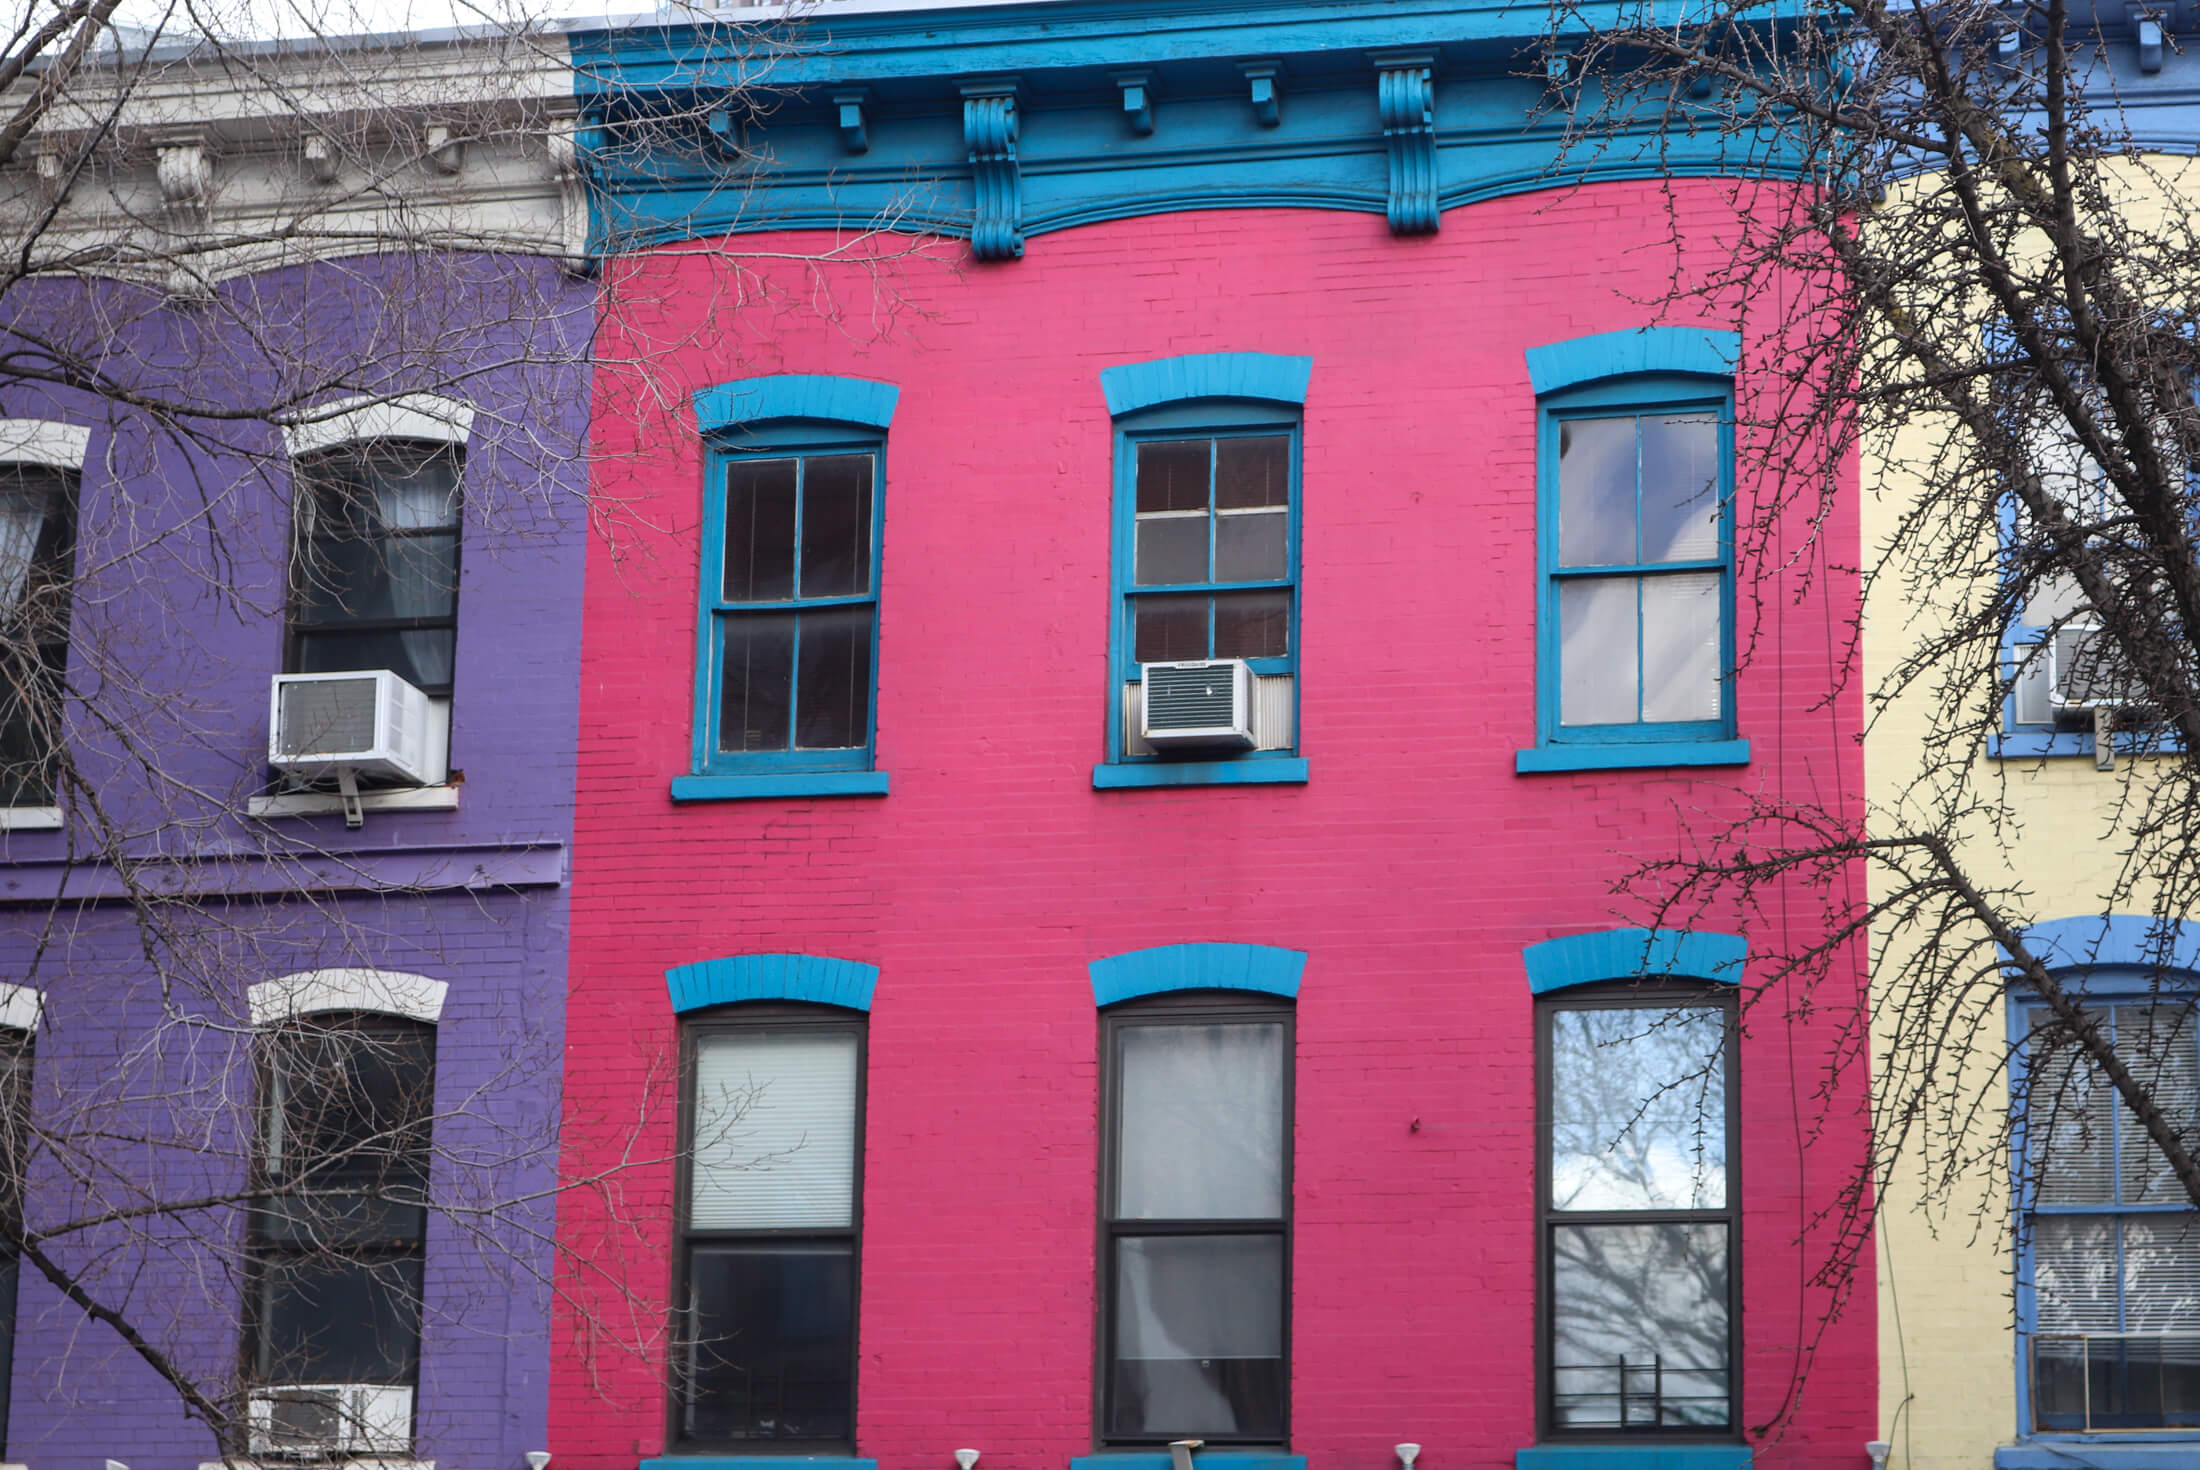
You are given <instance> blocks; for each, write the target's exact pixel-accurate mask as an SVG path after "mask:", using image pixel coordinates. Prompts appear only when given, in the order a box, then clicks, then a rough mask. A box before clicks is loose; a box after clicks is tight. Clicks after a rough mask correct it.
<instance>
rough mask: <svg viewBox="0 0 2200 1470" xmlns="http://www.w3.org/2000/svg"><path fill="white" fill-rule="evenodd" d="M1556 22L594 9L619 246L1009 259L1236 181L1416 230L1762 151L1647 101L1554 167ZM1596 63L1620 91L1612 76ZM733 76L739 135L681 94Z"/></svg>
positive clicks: (606, 224) (1303, 2)
mask: <svg viewBox="0 0 2200 1470" xmlns="http://www.w3.org/2000/svg"><path fill="white" fill-rule="evenodd" d="M1656 8H1657V9H1658V10H1659V11H1660V12H1661V13H1662V12H1664V11H1666V10H1668V9H1670V11H1671V15H1670V16H1668V17H1667V18H1668V19H1675V20H1677V19H1678V18H1679V17H1680V16H1681V15H1682V14H1683V8H1682V7H1681V6H1679V5H1677V4H1674V5H1660V6H1658V7H1656ZM1589 11H1590V12H1594V14H1595V15H1597V16H1603V17H1604V18H1605V19H1606V20H1607V21H1612V20H1616V19H1617V18H1618V17H1619V16H1620V15H1621V14H1622V13H1625V14H1626V15H1627V16H1628V17H1629V18H1630V19H1631V20H1637V21H1639V20H1640V19H1641V11H1642V7H1641V6H1639V5H1634V4H1632V3H1625V4H1623V3H1622V0H1592V3H1591V4H1590V6H1589ZM1567 24H1568V25H1572V24H1573V21H1572V19H1571V18H1569V20H1568V22H1567ZM1548 25H1549V14H1548V12H1547V10H1545V9H1544V8H1542V7H1535V6H1526V5H1523V4H1520V3H1518V0H1505V3H1479V4H1477V3H1471V0H1470V3H1465V4H1460V3H1453V0H1288V3H1287V0H1213V3H1193V0H1150V3H1147V0H1140V3H1126V0H1108V3H1097V0H1062V3H1058V4H1048V5H1018V6H981V7H971V8H967V9H960V8H959V9H954V10H938V9H927V8H918V9H910V10H900V11H885V12H867V13H862V14H838V13H830V12H827V13H824V14H821V15H819V16H817V17H815V18H814V19H813V20H811V21H809V22H808V23H806V25H805V26H804V27H803V28H802V29H801V30H800V31H799V32H798V33H795V34H792V35H790V36H789V37H788V38H787V39H786V42H785V54H772V55H770V56H768V57H766V56H760V55H759V54H758V44H759V43H757V42H756V41H755V40H754V39H753V37H748V36H745V35H740V34H735V33H732V32H728V31H725V30H713V29H712V28H710V27H708V26H700V27H698V26H671V27H665V26H634V27H627V28H621V29H607V30H596V31H582V32H577V33H575V35H574V37H573V47H574V55H575V64H576V77H577V80H576V87H577V89H578V91H579V93H580V100H581V104H582V108H583V111H584V114H585V116H584V122H583V126H582V129H581V142H582V148H583V151H584V152H585V153H586V155H587V159H588V163H589V169H588V173H589V176H590V179H591V183H592V186H593V197H594V200H595V205H596V212H595V218H594V228H595V248H596V249H597V250H598V251H599V252H603V251H607V250H614V251H615V250H624V249H632V248H639V247H642V246H647V245H651V244H659V243H666V242H672V241H678V240H685V239H693V238H700V237H709V236H715V235H720V234H724V233H728V232H741V231H754V230H764V229H798V228H825V229H840V228H853V227H866V226H871V225H874V224H879V223H884V224H886V225H888V226H889V227H891V228H894V229H898V230H905V231H912V232H933V233H940V234H947V235H962V236H967V237H969V238H970V240H971V242H972V246H973V250H974V253H975V254H976V255H977V256H978V257H979V258H980V259H985V260H1012V259H1014V258H1016V257H1017V256H1018V255H1020V254H1021V253H1022V251H1023V249H1024V247H1025V242H1026V241H1028V240H1030V239H1032V238H1034V237H1037V236H1041V235H1045V234H1047V233H1049V232H1052V231H1056V230H1063V229H1070V228H1074V227H1076V226H1079V225H1086V224H1093V223H1098V222H1100V221H1104V220H1113V219H1127V218H1134V217H1139V216H1146V215H1154V214H1165V213H1172V212H1176V211H1183V210H1198V209H1225V208H1307V209H1335V210H1351V211H1364V212H1367V213H1373V214H1380V215H1384V216H1385V217H1386V218H1387V219H1388V220H1389V222H1390V225H1391V228H1392V230H1393V231H1395V232H1396V233H1399V234H1402V235H1403V234H1415V233H1422V232H1426V231H1430V230H1434V229H1436V228H1438V227H1439V225H1440V224H1441V222H1442V217H1443V214H1444V212H1445V211H1446V210H1449V209H1456V208H1459V207H1461V206H1463V205H1466V204H1470V203H1473V202H1475V201H1478V200H1482V199H1488V198H1494V197H1498V196H1501V195H1505V194H1513V193H1521V192H1526V191H1530V190H1537V189H1548V188H1554V187H1562V186H1566V185H1569V184H1574V183H1579V182H1583V181H1591V180H1605V179H1641V178H1657V177H1664V176H1668V175H1677V176H1709V175H1718V174H1723V173H1733V172H1737V171H1746V172H1749V173H1752V174H1761V173H1763V172H1765V171H1766V169H1765V164H1764V162H1763V158H1764V157H1765V156H1767V149H1768V148H1770V147H1771V146H1772V143H1771V140H1769V139H1767V138H1764V137H1757V136H1749V137H1736V138H1729V137H1726V136H1724V135H1723V134H1722V132H1721V130H1720V129H1718V128H1712V127H1705V128H1698V129H1677V128H1676V129H1671V130H1666V129H1664V128H1663V127H1662V126H1661V125H1662V123H1663V121H1664V119H1663V118H1662V116H1659V117H1653V116H1649V115H1647V113H1646V115H1645V118H1644V121H1643V125H1642V126H1641V127H1640V128H1639V129H1637V130H1635V131H1634V132H1631V133H1630V132H1623V133H1620V134H1618V135H1616V136H1613V137H1610V138H1608V139H1605V140H1603V141H1601V142H1600V143H1599V144H1598V145H1597V146H1596V147H1594V148H1583V149H1581V150H1579V151H1578V152H1577V153H1576V154H1575V155H1574V156H1573V157H1571V158H1570V159H1568V160H1567V161H1566V166H1565V167H1564V168H1563V169H1560V168H1558V167H1557V164H1558V161H1559V148H1560V142H1561V138H1562V135H1563V133H1564V130H1565V126H1566V122H1567V119H1566V117H1565V116H1564V115H1563V112H1562V111H1557V112H1554V111H1551V110H1549V109H1548V108H1547V106H1546V104H1547V102H1548V96H1547V93H1546V90H1545V88H1544V86H1543V84H1542V82H1541V81H1539V80H1537V79H1536V78H1534V77H1531V76H1528V75H1524V73H1525V72H1526V71H1528V70H1531V69H1532V66H1531V63H1532V62H1533V60H1534V58H1535V56H1536V55H1537V54H1538V53H1539V51H1540V49H1541V48H1542V47H1543V45H1544V44H1545V42H1546V41H1547V39H1548V29H1547V28H1548ZM1574 85H1575V87H1577V88H1578V89H1580V90H1581V91H1582V92H1583V94H1584V95H1583V96H1582V97H1581V99H1580V101H1579V104H1578V105H1579V106H1581V107H1582V108H1584V109H1595V108H1598V107H1600V106H1601V104H1602V99H1601V96H1600V94H1599V93H1598V91H1597V88H1598V87H1599V86H1600V85H1601V83H1600V82H1599V80H1598V79H1596V78H1588V79H1582V80H1578V81H1577V82H1576V83H1574ZM737 87H748V88H752V89H755V90H754V93H753V95H755V96H756V97H757V98H758V106H757V108H756V110H755V112H754V115H752V116H750V117H748V118H747V119H746V120H745V124H744V128H743V131H742V133H741V142H742V144H743V145H744V146H743V147H741V148H739V149H734V150H731V151H728V150H726V149H724V148H723V147H721V146H719V145H718V144H717V143H716V142H714V139H713V137H711V136H705V131H706V130H705V129H704V128H703V127H702V126H701V125H700V124H693V125H690V124H686V123H680V122H673V123H667V122H665V121H664V119H666V118H668V117H671V118H676V119H677V118H692V117H699V116H702V115H705V114H709V113H712V112H713V111H714V109H715V110H716V111H717V112H721V113H722V112H723V107H724V98H725V97H726V96H727V95H729V89H733V88H737ZM1286 98H1288V104H1286V101H1285V99H1286ZM1160 99H1166V101H1165V105H1163V103H1162V102H1161V100H1160ZM1662 105H1663V104H1662V101H1661V103H1660V104H1659V106H1658V108H1657V109H1654V110H1658V111H1662ZM1707 105H1709V106H1715V105H1716V104H1715V103H1713V104H1707ZM683 128H685V129H686V130H687V131H688V132H692V133H693V134H694V136H693V137H687V136H685V134H683V133H682V131H681V130H682V129H683ZM1729 156H1731V157H1732V158H1733V159H1734V160H1736V162H1735V163H1734V164H1732V165H1730V164H1729V163H1728V162H1727V159H1728V157H1729Z"/></svg>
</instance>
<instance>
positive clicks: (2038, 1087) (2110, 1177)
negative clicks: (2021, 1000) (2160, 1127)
mask: <svg viewBox="0 0 2200 1470" xmlns="http://www.w3.org/2000/svg"><path fill="white" fill-rule="evenodd" d="M2026 1019H2027V1021H2028V1022H2029V1023H2030V1024H2031V1026H2032V1027H2033V1035H2032V1037H2031V1039H2030V1040H2029V1041H2028V1042H2027V1043H2026V1065H2027V1069H2028V1070H2027V1073H2026V1087H2025V1110H2024V1132H2025V1141H2026V1145H2027V1149H2026V1151H2027V1153H2028V1154H2029V1155H2030V1157H2031V1159H2032V1164H2033V1169H2034V1171H2035V1173H2036V1177H2037V1178H2038V1181H2039V1200H2040V1203H2041V1204H2048V1205H2089V1204H2113V1203H2115V1201H2116V1146H2115V1142H2114V1136H2115V1127H2116V1118H2115V1113H2116V1109H2117V1107H2118V1106H2119V1105H2118V1103H2117V1102H2116V1098H2115V1094H2114V1092H2113V1090H2112V1089H2111V1088H2110V1087H2109V1086H2108V1083H2107V1081H2106V1080H2105V1079H2104V1078H2103V1077H2102V1076H2101V1074H2100V1073H2099V1072H2098V1071H2097V1070H2096V1069H2095V1068H2094V1066H2093V1064H2092V1063H2091V1062H2089V1061H2087V1060H2086V1059H2085V1056H2084V1054H2083V1053H2082V1052H2080V1051H2079V1049H2078V1045H2077V1042H2076V1041H2075V1040H2074V1039H2073V1038H2071V1037H2070V1035H2069V1033H2067V1032H2065V1031H2063V1030H2062V1029H2061V1028H2059V1027H2055V1026H2052V1025H2051V1024H2050V1017H2049V1014H2048V1013H2047V1012H2046V1011H2044V1010H2035V1011H2030V1012H2028V1013H2027V1014H2026ZM2111 1034H2113V1033H2111Z"/></svg>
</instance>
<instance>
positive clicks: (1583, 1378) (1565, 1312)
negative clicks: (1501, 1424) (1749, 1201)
mask: <svg viewBox="0 0 2200 1470" xmlns="http://www.w3.org/2000/svg"><path fill="white" fill-rule="evenodd" d="M1538 1019H1539V1022H1540V1024H1539V1027H1538V1037H1537V1040H1538V1045H1539V1048H1540V1050H1541V1057H1540V1059H1539V1060H1540V1063H1541V1065H1540V1067H1539V1069H1538V1070H1539V1074H1540V1076H1541V1078H1542V1082H1543V1097H1542V1114H1543V1118H1542V1123H1543V1126H1542V1129H1541V1138H1540V1140H1539V1142H1540V1144H1541V1147H1540V1149H1539V1152H1540V1154H1541V1160H1540V1164H1541V1167H1540V1170H1539V1172H1540V1174H1541V1176H1542V1177H1541V1199H1540V1200H1539V1202H1538V1203H1539V1206H1540V1209H1539V1215H1540V1220H1541V1228H1542V1241H1541V1246H1542V1250H1541V1255H1542V1262H1543V1324H1542V1325H1543V1332H1542V1342H1543V1361H1542V1363H1541V1369H1542V1372H1541V1375H1540V1376H1541V1379H1542V1395H1541V1398H1542V1415H1541V1417H1542V1425H1543V1433H1544V1436H1545V1437H1546V1438H1547V1439H1552V1440H1561V1439H1579V1438H1594V1437H1608V1438H1609V1437H1625V1438H1630V1439H1631V1438H1635V1437H1638V1436H1640V1437H1694V1438H1699V1439H1700V1438H1705V1437H1715V1438H1716V1437H1731V1436H1733V1435H1734V1434H1736V1433H1737V1432H1738V1430H1737V1420H1736V1417H1735V1413H1736V1407H1735V1406H1736V1402H1737V1401H1736V1395H1735V1388H1736V1380H1735V1364H1736V1362H1737V1359H1738V1351H1737V1349H1738V1341H1737V1339H1738V1332H1737V1326H1736V1322H1737V1315H1738V1314H1737V1305H1738V1304H1737V1301H1736V1298H1735V1270H1734V1262H1735V1254H1736V1243H1737V1242H1736V1235H1737V1229H1736V1227H1737V1216H1736V1213H1735V1204H1736V1200H1735V1193H1736V1192H1735V1170H1734V1158H1735V1138H1736V1133H1735V1113H1734V1096H1735V1080H1736V1079H1735V1064H1734V1046H1733V1035H1734V1005H1733V999H1732V995H1731V993H1730V992H1728V993H1713V992H1711V991H1709V990H1707V989H1705V988H1701V987H1696V986H1692V985H1688V984H1686V983H1685V982H1678V981H1674V982H1646V983H1640V984H1638V983H1634V982H1624V983H1617V984H1613V985H1610V986H1608V987H1583V988H1582V989H1580V990H1578V991H1572V992H1568V993H1567V994H1565V995H1564V996H1562V997H1558V998H1551V999H1546V1000H1544V1001H1543V1002H1542V1003H1541V1004H1540V1006H1539V1008H1538Z"/></svg>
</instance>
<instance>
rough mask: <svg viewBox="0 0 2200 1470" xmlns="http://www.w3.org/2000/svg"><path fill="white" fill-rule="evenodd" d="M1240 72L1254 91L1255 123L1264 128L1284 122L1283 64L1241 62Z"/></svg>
mask: <svg viewBox="0 0 2200 1470" xmlns="http://www.w3.org/2000/svg"><path fill="white" fill-rule="evenodd" d="M1238 71H1239V72H1240V73H1242V74H1243V75H1244V77H1245V80H1246V83H1247V84H1248V85H1249V86H1250V87H1251V88H1252V89H1253V121H1255V122H1257V123H1259V124H1260V125H1261V126H1262V127H1264V128H1272V127H1275V126H1276V125H1277V124H1278V123H1281V122H1282V121H1283V63H1282V62H1280V61H1273V60H1271V61H1241V62H1239V63H1238Z"/></svg>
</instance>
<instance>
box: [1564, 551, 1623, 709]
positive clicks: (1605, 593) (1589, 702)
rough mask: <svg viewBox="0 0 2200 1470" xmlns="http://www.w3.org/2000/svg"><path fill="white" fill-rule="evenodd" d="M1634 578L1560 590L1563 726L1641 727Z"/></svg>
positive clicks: (1579, 584) (1568, 584)
mask: <svg viewBox="0 0 2200 1470" xmlns="http://www.w3.org/2000/svg"><path fill="white" fill-rule="evenodd" d="M1637 580H1638V579H1636V578H1634V577H1591V578H1584V579H1582V580H1580V581H1573V582H1562V583H1560V584H1559V588H1558V638H1559V656H1558V658H1559V676H1560V687H1559V695H1558V722H1559V723H1560V724H1561V725H1632V724H1633V723H1635V586H1636V582H1637Z"/></svg>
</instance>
